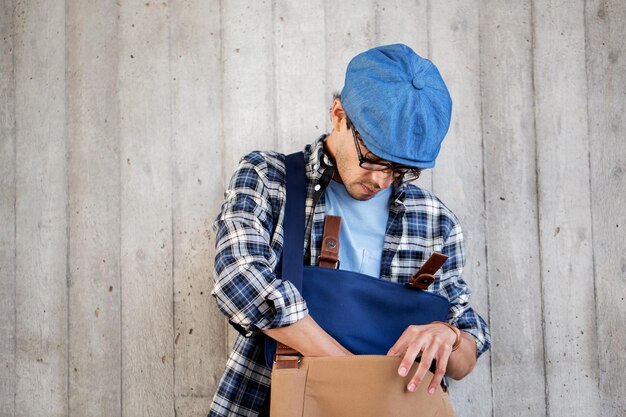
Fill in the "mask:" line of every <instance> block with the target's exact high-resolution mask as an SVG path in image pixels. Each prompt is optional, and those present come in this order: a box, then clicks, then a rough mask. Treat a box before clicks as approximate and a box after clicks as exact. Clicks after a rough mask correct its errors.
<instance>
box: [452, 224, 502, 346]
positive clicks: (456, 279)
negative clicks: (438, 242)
mask: <svg viewBox="0 0 626 417" xmlns="http://www.w3.org/2000/svg"><path fill="white" fill-rule="evenodd" d="M442 252H443V254H444V255H447V256H448V260H447V261H446V263H445V264H444V266H443V275H442V278H441V289H442V290H443V292H444V293H445V294H446V296H447V297H448V299H449V300H450V313H449V315H448V321H449V322H450V323H451V324H454V325H455V326H457V327H458V328H459V329H460V330H463V331H465V332H467V333H469V334H471V335H472V336H473V337H474V339H475V340H476V355H477V356H480V355H482V354H483V353H485V352H486V351H487V350H488V349H489V347H490V346H491V335H490V332H489V327H488V326H487V323H486V322H485V320H484V319H483V318H482V317H481V316H480V315H479V314H478V313H476V312H475V311H474V309H473V308H472V307H471V306H470V304H469V295H470V293H471V291H470V289H469V287H468V286H467V284H466V283H465V281H464V280H463V267H464V266H465V254H464V249H463V233H462V231H461V227H460V225H459V224H458V222H457V223H455V224H454V226H453V227H452V229H451V231H450V233H449V234H448V236H447V238H446V240H445V242H444V246H443V250H442Z"/></svg>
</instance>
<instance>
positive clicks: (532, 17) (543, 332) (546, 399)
mask: <svg viewBox="0 0 626 417" xmlns="http://www.w3.org/2000/svg"><path fill="white" fill-rule="evenodd" d="M530 26H531V31H530V32H531V33H530V36H531V50H530V53H531V61H532V65H531V72H532V95H533V130H534V136H535V189H536V194H537V200H536V204H537V244H538V248H539V290H540V292H539V294H540V307H541V335H542V339H543V340H542V344H541V346H542V353H543V386H544V403H545V404H544V405H545V413H546V417H550V407H549V406H550V404H549V403H550V396H549V387H548V372H547V362H546V361H547V357H546V346H545V341H546V324H545V319H544V316H545V315H544V306H545V303H544V287H543V278H544V277H543V268H542V266H543V251H542V250H541V204H540V203H541V201H540V199H541V195H540V189H539V185H540V182H541V181H540V178H539V138H538V132H537V94H536V92H537V88H536V77H535V75H536V72H535V63H536V60H535V47H536V42H537V39H536V36H535V35H536V31H535V28H536V21H535V0H531V1H530Z"/></svg>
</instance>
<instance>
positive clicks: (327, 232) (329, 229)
mask: <svg viewBox="0 0 626 417" xmlns="http://www.w3.org/2000/svg"><path fill="white" fill-rule="evenodd" d="M340 231H341V216H326V218H325V219H324V234H323V235H322V252H321V254H320V262H319V266H321V267H324V268H333V269H335V268H337V262H339V233H340Z"/></svg>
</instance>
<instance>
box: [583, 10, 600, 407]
mask: <svg viewBox="0 0 626 417" xmlns="http://www.w3.org/2000/svg"><path fill="white" fill-rule="evenodd" d="M587 28H588V20H587V1H586V0H583V29H584V32H585V33H584V37H583V39H584V42H585V46H584V49H585V77H586V81H587V91H586V92H585V97H586V101H585V105H586V111H587V114H586V116H587V143H588V150H587V164H588V169H589V215H590V217H591V228H590V231H591V248H592V249H591V267H592V271H593V299H594V303H593V308H594V311H593V312H594V315H595V332H596V334H595V340H598V341H599V340H600V321H599V320H598V302H597V299H598V298H597V295H598V293H597V282H598V281H597V279H598V271H597V269H596V268H597V266H596V257H595V250H594V248H595V242H594V240H595V239H594V236H595V234H594V226H595V222H594V215H593V213H594V212H593V193H592V192H593V182H592V177H593V175H592V171H591V166H592V164H591V119H590V113H589V91H591V88H590V82H591V81H590V75H589V62H590V59H589V56H590V55H591V54H590V52H589V43H588V42H587V34H588V32H587ZM595 353H596V366H597V375H598V378H596V383H597V384H598V392H599V393H600V404H599V405H598V406H599V408H600V410H602V402H603V400H604V398H603V396H604V392H603V391H602V390H601V386H602V384H601V381H600V378H599V376H600V375H601V372H600V352H599V349H598V348H597V347H596V352H595Z"/></svg>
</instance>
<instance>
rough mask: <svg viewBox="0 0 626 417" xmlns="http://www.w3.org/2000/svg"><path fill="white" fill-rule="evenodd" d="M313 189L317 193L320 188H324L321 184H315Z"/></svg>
mask: <svg viewBox="0 0 626 417" xmlns="http://www.w3.org/2000/svg"><path fill="white" fill-rule="evenodd" d="M313 188H314V189H315V191H319V190H320V188H322V186H321V185H319V184H315V187H313Z"/></svg>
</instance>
